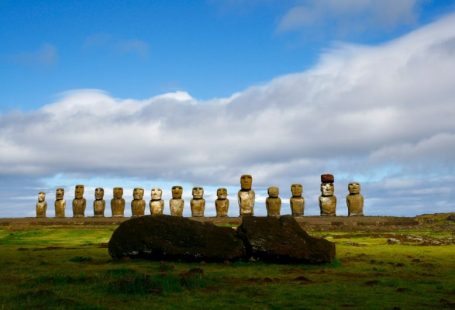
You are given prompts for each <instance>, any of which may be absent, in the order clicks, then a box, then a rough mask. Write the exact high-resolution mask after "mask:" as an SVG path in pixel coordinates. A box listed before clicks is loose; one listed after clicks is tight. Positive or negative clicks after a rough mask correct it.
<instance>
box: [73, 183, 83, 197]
mask: <svg viewBox="0 0 455 310" xmlns="http://www.w3.org/2000/svg"><path fill="white" fill-rule="evenodd" d="M74 197H75V198H76V199H82V198H84V185H76V189H75V190H74Z"/></svg>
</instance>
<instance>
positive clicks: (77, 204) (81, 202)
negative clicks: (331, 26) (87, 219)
mask: <svg viewBox="0 0 455 310" xmlns="http://www.w3.org/2000/svg"><path fill="white" fill-rule="evenodd" d="M86 204H87V201H86V200H85V198H79V199H77V198H76V199H73V216H74V217H84V214H85V207H86Z"/></svg>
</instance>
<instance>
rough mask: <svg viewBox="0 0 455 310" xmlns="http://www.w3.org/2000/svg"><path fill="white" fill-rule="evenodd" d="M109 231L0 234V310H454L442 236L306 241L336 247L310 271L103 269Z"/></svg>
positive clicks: (339, 236)
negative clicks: (327, 260)
mask: <svg viewBox="0 0 455 310" xmlns="http://www.w3.org/2000/svg"><path fill="white" fill-rule="evenodd" d="M114 229H115V227H94V228H68V227H67V228H39V227H38V228H37V227H34V228H28V229H24V230H9V229H6V228H4V229H0V309H122V308H130V309H175V308H191V309H282V308H288V309H343V308H347V309H435V308H439V309H454V308H455V245H454V244H453V243H452V244H447V243H450V240H453V239H452V238H453V235H452V234H453V230H451V229H442V230H441V229H440V230H434V229H432V228H428V229H414V230H412V231H394V232H381V233H365V232H356V233H353V232H312V234H313V235H317V236H324V237H326V238H328V239H329V240H331V241H334V242H336V244H337V259H336V261H335V262H333V263H332V264H330V265H319V266H310V265H274V264H264V263H261V262H236V263H230V264H204V263H191V264H190V263H181V262H150V261H145V260H124V261H112V260H111V258H110V257H109V255H108V253H107V248H106V243H107V242H108V241H109V238H110V235H111V234H112V231H113V230H114ZM409 235H411V236H412V238H407V237H406V236H409ZM420 237H422V238H427V239H428V238H429V239H431V240H432V241H436V243H438V240H439V241H441V242H440V243H441V244H443V243H446V244H445V245H417V244H425V242H424V243H422V242H420V243H419V242H416V241H415V240H416V238H417V239H418V238H420ZM389 238H394V239H398V240H403V243H401V244H388V242H387V240H388V239H389ZM447 240H449V242H447ZM427 244H428V243H427Z"/></svg>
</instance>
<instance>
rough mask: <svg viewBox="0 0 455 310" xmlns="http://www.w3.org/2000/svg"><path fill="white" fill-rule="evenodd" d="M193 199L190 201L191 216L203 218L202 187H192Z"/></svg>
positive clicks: (203, 200)
mask: <svg viewBox="0 0 455 310" xmlns="http://www.w3.org/2000/svg"><path fill="white" fill-rule="evenodd" d="M192 194H193V199H191V201H190V205H191V216H193V217H203V216H204V210H205V199H204V189H203V188H202V187H193V191H192Z"/></svg>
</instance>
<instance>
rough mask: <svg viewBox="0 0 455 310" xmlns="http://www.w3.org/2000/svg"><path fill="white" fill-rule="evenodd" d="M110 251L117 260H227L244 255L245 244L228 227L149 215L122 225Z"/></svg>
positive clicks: (113, 239) (110, 245)
mask: <svg viewBox="0 0 455 310" xmlns="http://www.w3.org/2000/svg"><path fill="white" fill-rule="evenodd" d="M176 199H178V198H176ZM109 254H110V255H111V257H112V258H114V259H119V258H122V257H131V258H136V257H138V258H147V259H153V260H163V259H169V260H184V261H206V262H224V261H230V260H237V259H241V258H243V257H244V256H245V246H244V245H243V242H242V240H241V239H239V238H237V237H236V233H235V231H234V230H233V229H231V228H229V227H218V226H215V225H214V224H212V223H201V222H198V221H193V220H190V219H188V218H184V217H177V216H169V215H163V216H148V215H147V216H141V217H137V218H133V219H130V220H128V221H125V222H123V223H122V224H120V226H119V227H118V228H117V229H116V230H115V231H114V233H113V234H112V237H111V240H110V241H109Z"/></svg>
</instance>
